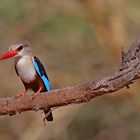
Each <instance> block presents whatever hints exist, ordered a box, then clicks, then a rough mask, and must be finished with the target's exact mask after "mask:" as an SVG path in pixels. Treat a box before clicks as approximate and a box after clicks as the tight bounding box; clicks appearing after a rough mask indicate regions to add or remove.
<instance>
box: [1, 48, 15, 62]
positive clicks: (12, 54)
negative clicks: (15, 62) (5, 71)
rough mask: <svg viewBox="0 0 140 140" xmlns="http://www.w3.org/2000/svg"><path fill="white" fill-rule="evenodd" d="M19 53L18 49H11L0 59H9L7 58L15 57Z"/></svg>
mask: <svg viewBox="0 0 140 140" xmlns="http://www.w3.org/2000/svg"><path fill="white" fill-rule="evenodd" d="M15 55H17V51H13V50H12V51H9V52H8V53H6V54H4V55H3V56H0V60H3V59H7V58H10V57H13V56H15Z"/></svg>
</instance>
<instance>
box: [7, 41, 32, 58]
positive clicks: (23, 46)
mask: <svg viewBox="0 0 140 140" xmlns="http://www.w3.org/2000/svg"><path fill="white" fill-rule="evenodd" d="M12 50H13V51H17V55H16V56H15V57H22V56H26V55H28V56H32V49H31V48H30V47H29V46H28V44H27V43H20V44H13V45H10V46H9V51H12Z"/></svg>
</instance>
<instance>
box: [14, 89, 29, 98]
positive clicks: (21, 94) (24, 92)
mask: <svg viewBox="0 0 140 140" xmlns="http://www.w3.org/2000/svg"><path fill="white" fill-rule="evenodd" d="M27 91H28V90H25V91H22V92H20V93H18V94H17V95H16V96H15V97H16V98H19V97H21V96H24V95H25V94H26V93H27Z"/></svg>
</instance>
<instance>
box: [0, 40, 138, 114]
mask: <svg viewBox="0 0 140 140" xmlns="http://www.w3.org/2000/svg"><path fill="white" fill-rule="evenodd" d="M139 52H140V38H139V39H137V40H136V41H135V42H134V43H133V44H132V46H131V47H130V49H129V51H128V53H124V52H123V51H122V64H121V66H120V68H119V69H118V70H117V71H116V72H114V73H113V74H112V75H109V76H106V77H104V78H101V79H100V80H96V81H90V82H85V83H83V84H78V85H74V86H71V87H66V88H60V89H56V90H52V91H51V92H50V93H49V94H46V93H41V94H40V95H39V96H37V97H36V98H35V99H34V100H32V96H30V95H26V96H24V97H21V98H18V99H16V98H15V97H12V98H5V99H0V115H14V114H16V113H18V112H19V113H21V112H24V111H28V110H35V111H38V110H42V109H44V108H52V107H58V106H64V105H68V104H77V103H82V102H88V101H90V100H91V99H93V98H95V97H97V96H101V95H104V94H107V93H112V92H115V91H117V90H119V89H121V88H123V87H125V86H126V87H127V88H128V87H129V85H130V84H132V83H133V81H134V80H136V79H138V78H140V53H139Z"/></svg>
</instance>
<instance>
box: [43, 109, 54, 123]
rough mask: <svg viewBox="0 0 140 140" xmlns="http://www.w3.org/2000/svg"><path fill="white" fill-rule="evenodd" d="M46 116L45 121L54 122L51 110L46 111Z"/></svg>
mask: <svg viewBox="0 0 140 140" xmlns="http://www.w3.org/2000/svg"><path fill="white" fill-rule="evenodd" d="M44 114H45V117H44V120H45V119H46V120H47V121H53V115H52V111H51V109H50V108H49V109H44Z"/></svg>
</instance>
